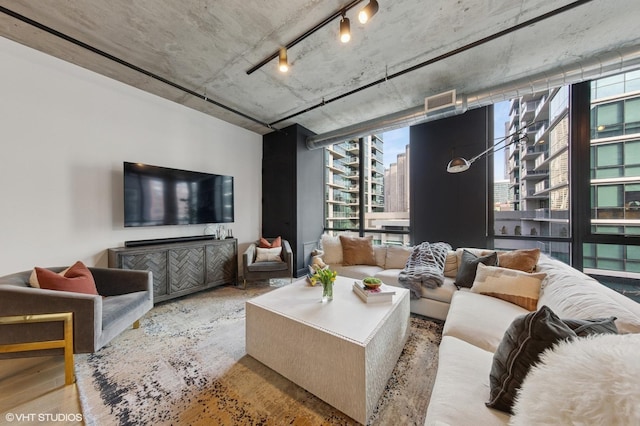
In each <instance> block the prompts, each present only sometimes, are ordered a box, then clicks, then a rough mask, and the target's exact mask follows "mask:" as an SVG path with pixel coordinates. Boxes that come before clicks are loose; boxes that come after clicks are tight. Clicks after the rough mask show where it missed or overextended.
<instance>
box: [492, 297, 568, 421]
mask: <svg viewBox="0 0 640 426" xmlns="http://www.w3.org/2000/svg"><path fill="white" fill-rule="evenodd" d="M575 337H576V334H575V333H574V332H573V331H572V330H571V329H570V328H569V327H568V326H567V325H566V324H565V323H564V322H562V320H561V319H560V318H558V316H557V315H556V314H554V313H553V311H552V310H551V309H549V308H548V307H547V306H543V307H541V308H540V309H539V310H537V311H535V312H531V313H529V314H527V315H523V316H520V317H518V318H516V319H515V320H514V321H513V323H512V324H511V325H510V326H509V328H508V329H507V331H506V332H505V334H504V338H503V339H502V341H501V342H500V345H499V346H498V349H497V350H496V352H495V354H494V355H493V364H492V365H491V373H490V375H489V383H490V385H491V395H490V398H489V401H488V402H487V406H488V407H492V408H496V409H498V410H502V411H504V412H507V413H511V410H512V407H513V403H514V401H515V397H516V394H517V392H518V390H519V389H520V386H521V385H522V381H523V380H524V378H525V376H526V375H527V373H528V372H529V369H530V368H531V367H532V366H533V365H534V364H535V363H536V362H538V359H539V358H540V355H541V354H542V352H544V351H545V350H546V349H549V348H551V347H552V346H553V345H554V344H556V343H558V342H561V341H563V340H566V339H573V338H575Z"/></svg>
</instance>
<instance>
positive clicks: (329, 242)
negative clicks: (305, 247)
mask: <svg viewBox="0 0 640 426" xmlns="http://www.w3.org/2000/svg"><path fill="white" fill-rule="evenodd" d="M320 245H321V246H322V250H323V251H324V255H323V256H322V260H323V261H324V263H328V264H330V265H342V244H341V243H340V237H338V236H335V237H333V236H331V235H329V234H324V235H323V236H322V238H321V240H320Z"/></svg>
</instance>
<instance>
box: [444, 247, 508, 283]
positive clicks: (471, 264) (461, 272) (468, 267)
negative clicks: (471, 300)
mask: <svg viewBox="0 0 640 426" xmlns="http://www.w3.org/2000/svg"><path fill="white" fill-rule="evenodd" d="M497 261H498V254H497V253H496V252H491V253H490V254H487V255H484V256H476V255H475V254H473V253H471V252H470V251H468V250H463V251H462V257H461V258H460V262H459V263H458V273H457V274H456V281H455V284H456V285H457V286H458V287H466V288H471V286H472V285H473V280H474V279H475V278H476V270H477V268H478V263H484V264H485V265H489V266H493V265H495V264H496V263H497Z"/></svg>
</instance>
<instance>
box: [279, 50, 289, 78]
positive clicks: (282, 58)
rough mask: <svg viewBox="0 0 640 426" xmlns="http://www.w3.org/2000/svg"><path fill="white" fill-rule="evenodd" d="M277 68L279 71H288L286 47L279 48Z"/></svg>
mask: <svg viewBox="0 0 640 426" xmlns="http://www.w3.org/2000/svg"><path fill="white" fill-rule="evenodd" d="M278 69H279V70H280V72H287V71H289V61H288V59H287V49H286V48H284V47H283V48H281V49H280V53H279V55H278Z"/></svg>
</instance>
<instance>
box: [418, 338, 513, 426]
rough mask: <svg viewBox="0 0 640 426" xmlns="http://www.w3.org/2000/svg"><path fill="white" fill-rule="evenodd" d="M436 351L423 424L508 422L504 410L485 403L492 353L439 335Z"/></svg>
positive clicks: (441, 425) (487, 393) (487, 396)
mask: <svg viewBox="0 0 640 426" xmlns="http://www.w3.org/2000/svg"><path fill="white" fill-rule="evenodd" d="M438 353H439V355H438V372H437V374H436V378H435V383H434V385H433V390H432V392H431V400H430V401H429V407H428V408H427V417H426V419H425V422H424V424H425V425H428V426H444V425H452V426H453V425H470V424H474V425H483V426H486V425H489V426H491V425H506V424H508V423H509V416H508V415H507V414H506V413H503V412H501V411H498V410H494V409H492V408H488V407H487V406H485V402H486V401H487V399H488V398H489V371H490V370H491V364H492V362H493V353H491V352H488V351H485V350H483V349H480V348H478V347H477V346H473V345H471V344H469V343H467V342H465V341H463V340H460V339H456V338H455V337H451V336H444V337H443V338H442V342H441V343H440V348H439V350H438ZM428 377H429V376H428V375H425V377H424V379H425V380H426V379H428Z"/></svg>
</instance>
